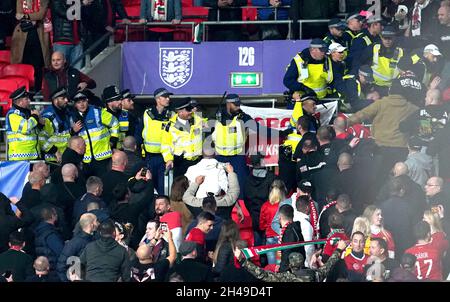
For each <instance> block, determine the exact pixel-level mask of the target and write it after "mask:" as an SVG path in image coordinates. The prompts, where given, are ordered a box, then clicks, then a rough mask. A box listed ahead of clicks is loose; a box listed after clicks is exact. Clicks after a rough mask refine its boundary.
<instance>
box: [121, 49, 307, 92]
mask: <svg viewBox="0 0 450 302" xmlns="http://www.w3.org/2000/svg"><path fill="white" fill-rule="evenodd" d="M308 43H309V42H308V41H306V40H304V41H303V40H302V41H266V42H204V43H202V44H192V43H186V42H163V43H158V42H127V43H124V44H123V51H122V56H123V60H122V61H123V67H122V86H123V87H124V88H128V89H130V90H131V91H132V92H133V93H135V94H152V93H153V91H154V90H155V89H156V88H158V87H166V88H167V89H169V90H170V91H173V92H174V93H175V94H185V95H189V94H198V95H221V94H223V92H224V91H227V92H228V93H238V94H240V95H260V94H263V93H264V94H272V93H282V92H283V91H284V90H286V88H285V87H284V86H283V76H284V72H285V69H286V66H287V64H289V62H290V60H291V59H292V58H293V57H294V56H295V54H296V53H297V52H298V51H301V50H302V48H304V47H307V46H308ZM232 73H233V74H234V75H233V76H232ZM232 86H233V87H232ZM249 86H252V87H251V88H248V87H249Z"/></svg>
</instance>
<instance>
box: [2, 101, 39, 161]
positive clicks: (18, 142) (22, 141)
mask: <svg viewBox="0 0 450 302" xmlns="http://www.w3.org/2000/svg"><path fill="white" fill-rule="evenodd" d="M24 111H25V110H19V109H17V108H15V107H12V108H11V109H10V110H9V111H8V113H7V114H6V141H7V148H8V157H7V159H8V160H11V161H15V160H32V159H38V158H39V146H38V123H39V121H38V120H37V119H36V118H35V117H34V116H29V115H28V114H26V113H25V112H24Z"/></svg>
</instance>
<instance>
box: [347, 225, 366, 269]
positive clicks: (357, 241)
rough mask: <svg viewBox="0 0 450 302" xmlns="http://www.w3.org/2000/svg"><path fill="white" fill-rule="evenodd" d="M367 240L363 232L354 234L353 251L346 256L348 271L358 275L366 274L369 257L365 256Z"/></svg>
mask: <svg viewBox="0 0 450 302" xmlns="http://www.w3.org/2000/svg"><path fill="white" fill-rule="evenodd" d="M365 244H366V238H365V236H364V234H363V233H362V232H359V231H358V232H354V233H353V234H352V241H351V246H352V251H351V253H350V254H348V255H347V256H345V258H344V261H345V265H346V266H347V270H348V271H352V272H355V273H358V274H364V267H365V266H366V264H367V259H368V258H369V256H368V255H366V254H364V246H365Z"/></svg>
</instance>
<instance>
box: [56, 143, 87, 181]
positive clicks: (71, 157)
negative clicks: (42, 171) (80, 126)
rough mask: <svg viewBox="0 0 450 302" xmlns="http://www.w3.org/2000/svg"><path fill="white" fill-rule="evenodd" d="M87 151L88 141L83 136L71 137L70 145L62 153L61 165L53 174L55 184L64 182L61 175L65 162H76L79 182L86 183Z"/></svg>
mask: <svg viewBox="0 0 450 302" xmlns="http://www.w3.org/2000/svg"><path fill="white" fill-rule="evenodd" d="M84 153H86V142H85V141H84V139H83V138H82V137H81V136H72V137H71V138H70V139H69V142H68V146H67V148H66V150H64V153H63V154H62V159H61V167H58V168H56V169H55V170H54V171H53V173H52V176H51V182H52V183H53V184H59V183H62V182H63V178H62V175H61V169H62V167H63V166H64V165H65V164H74V165H75V167H77V170H78V173H77V175H78V177H77V183H80V184H82V185H83V186H84V185H85V184H86V178H85V174H84V172H83V171H84V169H83V168H84V167H83V156H84Z"/></svg>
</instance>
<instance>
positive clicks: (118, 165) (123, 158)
mask: <svg viewBox="0 0 450 302" xmlns="http://www.w3.org/2000/svg"><path fill="white" fill-rule="evenodd" d="M111 163H112V167H111V170H110V171H108V172H106V173H105V174H103V175H102V177H101V179H102V182H103V195H102V196H103V200H104V201H105V202H106V204H109V203H110V202H111V200H112V198H113V195H112V191H113V189H114V187H115V186H116V185H117V184H119V183H128V179H129V177H128V176H127V175H126V174H125V173H124V171H125V168H126V166H127V163H128V158H127V155H126V154H125V152H123V151H119V150H117V151H114V153H113V155H112V159H111Z"/></svg>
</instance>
